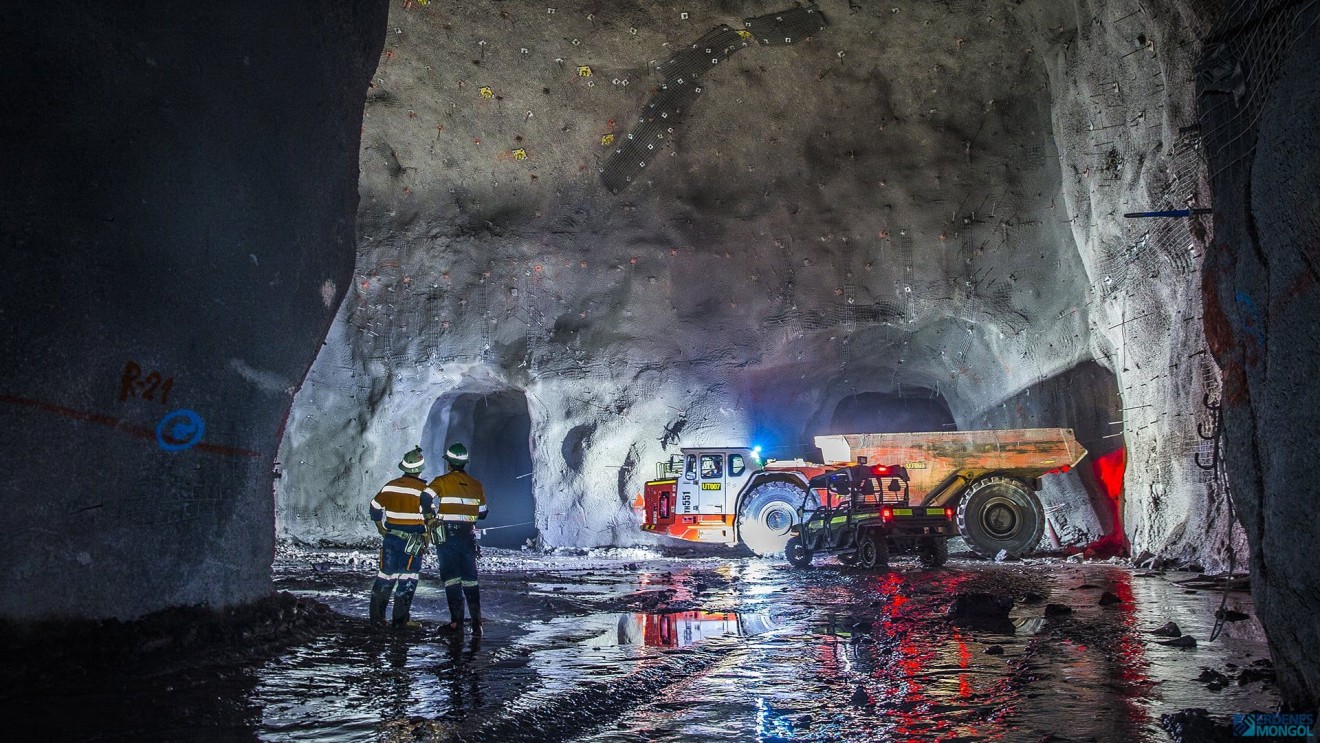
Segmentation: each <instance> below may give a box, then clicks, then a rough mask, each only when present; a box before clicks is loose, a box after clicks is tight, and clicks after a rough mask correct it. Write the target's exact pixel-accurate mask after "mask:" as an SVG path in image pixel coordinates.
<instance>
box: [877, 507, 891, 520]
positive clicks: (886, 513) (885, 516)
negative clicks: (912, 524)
mask: <svg viewBox="0 0 1320 743" xmlns="http://www.w3.org/2000/svg"><path fill="white" fill-rule="evenodd" d="M893 518H894V509H892V508H885V509H881V511H880V520H881V521H890V520H892V519H893Z"/></svg>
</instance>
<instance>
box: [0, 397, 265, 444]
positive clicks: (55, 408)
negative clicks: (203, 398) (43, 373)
mask: <svg viewBox="0 0 1320 743" xmlns="http://www.w3.org/2000/svg"><path fill="white" fill-rule="evenodd" d="M0 402H7V403H9V404H11V405H19V406H22V407H25V408H33V409H34V410H40V411H42V412H44V413H51V414H53V415H59V416H63V417H65V418H70V419H72V420H76V421H83V422H86V423H95V424H97V425H100V426H106V427H107V428H113V429H114V430H116V431H122V432H124V433H126V434H129V435H130V436H136V437H138V438H142V439H147V440H148V441H155V440H156V431H155V430H154V429H151V428H143V427H142V426H136V425H133V424H132V423H129V422H128V421H126V420H124V419H123V418H116V417H114V416H113V415H105V414H104V413H92V412H89V411H86V410H76V409H74V408H67V407H65V406H63V405H56V404H54V403H49V402H42V401H41V400H32V399H29V398H26V397H14V396H13V395H0ZM193 448H194V449H201V450H202V451H208V452H211V453H213V454H224V455H226V456H231V457H250V458H253V459H258V458H260V457H261V452H257V451H252V450H251V449H240V448H238V447H233V446H224V445H221V444H208V443H205V442H203V443H200V444H198V445H197V446H194V447H193Z"/></svg>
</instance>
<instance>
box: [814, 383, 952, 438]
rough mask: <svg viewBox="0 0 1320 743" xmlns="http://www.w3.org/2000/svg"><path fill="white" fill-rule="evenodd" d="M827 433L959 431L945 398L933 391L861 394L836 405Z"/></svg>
mask: <svg viewBox="0 0 1320 743" xmlns="http://www.w3.org/2000/svg"><path fill="white" fill-rule="evenodd" d="M827 429H828V430H827V431H826V433H908V432H912V431H956V430H958V427H957V424H956V423H955V422H954V420H953V413H951V412H950V411H949V403H948V402H947V401H945V399H944V396H943V395H941V394H939V393H938V392H935V391H932V390H920V391H917V392H912V393H908V392H902V393H898V394H890V393H885V392H861V393H858V394H855V395H849V396H847V397H845V398H843V399H842V400H839V402H838V404H837V405H835V406H834V413H833V414H832V415H831V417H830V420H829V423H828V424H827Z"/></svg>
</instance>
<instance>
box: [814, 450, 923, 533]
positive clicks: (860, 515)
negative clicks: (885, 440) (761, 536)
mask: <svg viewBox="0 0 1320 743" xmlns="http://www.w3.org/2000/svg"><path fill="white" fill-rule="evenodd" d="M886 481H888V484H887V485H886ZM817 491H824V497H821V495H820V494H819V493H818V494H817V500H818V502H819V504H820V505H819V506H817V507H815V508H812V507H810V506H811V496H812V494H813V493H817ZM908 495H909V490H908V472H907V469H906V468H905V467H903V466H902V465H898V464H892V465H869V464H866V463H864V462H863V463H860V464H854V465H848V466H846V467H840V468H838V469H836V470H830V471H829V472H824V473H821V474H819V475H816V476H815V477H813V478H811V480H810V481H808V482H807V490H806V492H805V493H804V494H803V497H802V505H801V507H799V509H798V516H799V517H800V518H801V521H802V528H803V530H804V531H806V530H808V529H810V528H813V527H817V526H819V527H823V528H825V529H827V530H828V529H830V528H831V527H832V526H840V527H850V526H853V525H854V522H855V521H857V520H863V519H867V520H874V519H879V520H881V521H886V522H887V521H889V520H890V518H892V516H893V511H892V508H893V507H894V506H900V507H901V506H906V505H908ZM886 513H888V515H886ZM840 519H842V520H840ZM817 521H819V522H821V523H820V524H816V523H814V522H817Z"/></svg>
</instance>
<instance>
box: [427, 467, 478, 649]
mask: <svg viewBox="0 0 1320 743" xmlns="http://www.w3.org/2000/svg"><path fill="white" fill-rule="evenodd" d="M445 461H446V462H448V463H449V471H448V472H446V473H445V474H443V475H441V476H439V477H437V478H435V479H434V480H432V481H431V482H430V484H429V485H427V486H426V489H425V490H424V491H423V492H422V512H423V513H425V514H426V517H427V522H428V523H429V524H431V526H432V530H431V533H432V535H433V537H432V538H433V539H434V540H435V543H436V555H437V556H438V557H439V558H440V578H441V579H442V580H443V581H444V582H445V600H446V601H447V602H448V603H449V625H448V626H447V627H446V629H447V630H449V631H451V632H462V631H463V600H464V599H465V598H466V599H467V610H468V613H469V614H471V615H472V634H473V635H480V634H481V632H482V628H481V589H480V588H478V587H477V529H476V523H477V521H478V520H479V519H484V518H486V494H485V492H484V491H483V490H482V487H481V483H480V482H477V480H476V479H475V478H473V477H472V476H471V475H469V474H468V473H466V472H464V471H463V469H464V468H465V467H467V463H468V450H467V447H466V446H463V445H462V444H454V445H453V446H451V447H449V448H448V449H447V450H446V451H445Z"/></svg>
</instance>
